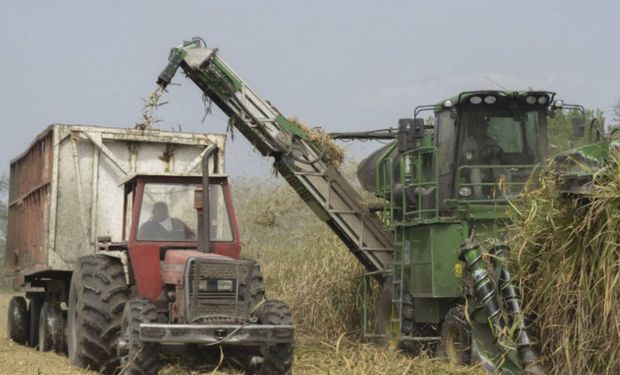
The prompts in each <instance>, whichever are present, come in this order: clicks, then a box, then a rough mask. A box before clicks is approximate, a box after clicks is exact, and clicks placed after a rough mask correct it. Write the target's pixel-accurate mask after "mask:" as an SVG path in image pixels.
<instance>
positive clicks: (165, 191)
mask: <svg viewBox="0 0 620 375" xmlns="http://www.w3.org/2000/svg"><path fill="white" fill-rule="evenodd" d="M199 186H200V185H197V184H179V183H176V184H170V183H147V184H145V186H144V194H143V197H142V206H141V207H140V220H139V226H138V234H137V240H139V241H171V242H175V241H179V242H180V241H183V242H187V241H196V238H197V237H196V233H197V230H198V228H197V227H198V223H197V222H198V217H197V213H196V210H195V209H194V191H195V189H196V188H197V187H199ZM209 212H210V215H211V216H210V218H211V232H210V237H211V240H212V241H232V231H231V228H230V221H229V218H228V211H227V209H226V203H225V200H224V194H223V190H222V187H221V186H220V185H215V184H213V185H211V187H210V207H209Z"/></svg>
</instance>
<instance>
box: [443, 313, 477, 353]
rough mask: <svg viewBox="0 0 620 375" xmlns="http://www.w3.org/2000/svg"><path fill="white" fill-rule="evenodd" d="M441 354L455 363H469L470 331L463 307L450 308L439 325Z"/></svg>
mask: <svg viewBox="0 0 620 375" xmlns="http://www.w3.org/2000/svg"><path fill="white" fill-rule="evenodd" d="M440 352H441V356H442V357H443V358H444V359H446V360H447V361H449V362H451V363H453V364H456V365H468V364H470V363H471V359H472V351H471V331H470V328H469V324H468V323H467V321H466V319H465V308H464V307H463V306H455V307H453V308H451V309H450V310H449V311H448V313H447V314H446V317H445V319H444V321H443V324H442V325H441V346H440Z"/></svg>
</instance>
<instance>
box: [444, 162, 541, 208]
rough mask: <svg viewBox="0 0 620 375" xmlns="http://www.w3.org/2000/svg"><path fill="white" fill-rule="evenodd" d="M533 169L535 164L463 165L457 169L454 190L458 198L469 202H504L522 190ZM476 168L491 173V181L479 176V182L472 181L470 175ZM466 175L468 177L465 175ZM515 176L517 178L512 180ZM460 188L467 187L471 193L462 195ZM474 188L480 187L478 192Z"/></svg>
mask: <svg viewBox="0 0 620 375" xmlns="http://www.w3.org/2000/svg"><path fill="white" fill-rule="evenodd" d="M535 169H536V165H506V164H503V165H497V164H493V165H485V164H476V165H464V166H461V167H459V168H458V170H457V182H456V191H457V192H458V194H459V199H460V200H465V201H467V202H469V203H501V202H506V201H507V199H509V198H512V197H514V196H516V195H518V194H519V193H520V192H521V191H522V190H523V188H524V187H525V185H526V184H527V181H528V180H529V178H530V176H531V174H532V173H533V172H534V170H535ZM476 170H478V171H480V172H483V173H489V172H490V173H492V174H493V181H491V182H483V181H482V180H483V179H482V178H481V181H480V182H473V181H472V177H471V175H472V172H474V171H476ZM466 172H467V173H466ZM515 174H517V175H515ZM467 175H469V177H465V176H467ZM485 177H486V176H485ZM515 177H517V178H518V179H519V180H518V181H513V178H515ZM467 181H469V182H467ZM461 188H469V189H470V194H471V195H469V196H463V195H462V194H460V191H461ZM476 188H480V193H478V194H477V193H476V192H475V190H476Z"/></svg>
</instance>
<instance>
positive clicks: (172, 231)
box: [138, 202, 196, 241]
mask: <svg viewBox="0 0 620 375" xmlns="http://www.w3.org/2000/svg"><path fill="white" fill-rule="evenodd" d="M195 238H196V235H195V234H194V232H192V230H191V229H189V227H188V226H187V225H186V224H185V223H184V222H183V221H182V220H179V219H177V218H174V217H170V215H169V214H168V205H166V203H164V202H157V203H155V204H154V205H153V215H152V216H151V218H150V220H149V221H147V222H146V223H144V224H142V225H141V226H140V229H139V230H138V239H141V240H153V241H180V240H193V239H195Z"/></svg>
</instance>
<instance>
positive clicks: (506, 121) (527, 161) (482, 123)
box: [458, 110, 541, 199]
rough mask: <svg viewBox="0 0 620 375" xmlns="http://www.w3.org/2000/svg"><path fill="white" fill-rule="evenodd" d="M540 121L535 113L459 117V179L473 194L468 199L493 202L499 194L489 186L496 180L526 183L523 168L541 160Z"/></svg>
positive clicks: (468, 113)
mask: <svg viewBox="0 0 620 375" xmlns="http://www.w3.org/2000/svg"><path fill="white" fill-rule="evenodd" d="M540 118H541V114H540V112H539V111H522V112H515V111H511V110H497V111H491V110H486V111H464V112H463V113H462V114H461V119H460V120H461V121H460V124H459V125H460V126H459V127H460V132H461V136H460V137H459V138H460V143H459V146H458V150H459V155H458V159H459V167H460V173H459V178H461V179H462V180H464V181H462V182H465V184H466V186H467V187H468V189H470V190H469V191H471V193H473V194H472V195H471V196H472V198H474V199H490V198H497V197H498V194H501V193H500V192H499V191H498V190H497V187H495V186H493V185H494V184H496V183H499V182H500V180H503V181H504V182H508V183H513V182H518V183H521V182H524V181H525V180H526V179H527V177H528V176H529V169H527V168H525V169H524V168H523V166H528V165H533V164H535V163H537V162H538V161H540V158H541V157H540V155H541V152H540V150H539V148H540V147H539V138H540V134H539V133H540V131H539V130H540V126H539V125H540V124H539V119H540ZM511 166H515V167H514V168H511ZM521 180H523V181H521ZM462 186H465V185H462ZM515 191H516V190H515Z"/></svg>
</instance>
